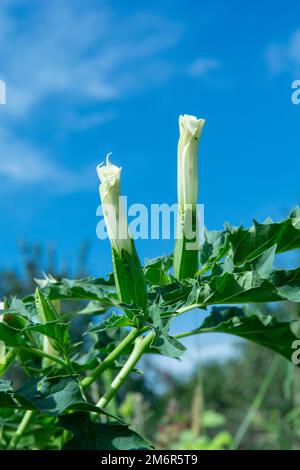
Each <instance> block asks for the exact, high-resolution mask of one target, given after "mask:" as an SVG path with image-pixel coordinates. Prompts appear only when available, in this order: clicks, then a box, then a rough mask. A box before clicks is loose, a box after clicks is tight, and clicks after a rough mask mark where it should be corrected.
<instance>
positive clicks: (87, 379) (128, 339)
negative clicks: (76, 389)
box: [81, 328, 140, 389]
mask: <svg viewBox="0 0 300 470" xmlns="http://www.w3.org/2000/svg"><path fill="white" fill-rule="evenodd" d="M139 334H140V332H139V331H138V330H137V329H136V328H133V329H132V330H131V331H130V333H129V334H128V335H127V336H126V337H125V338H124V339H123V340H122V341H121V342H120V343H119V344H118V346H117V347H116V348H115V349H114V350H113V351H112V352H111V353H110V354H109V355H108V356H107V357H106V358H105V359H104V361H103V362H101V364H99V365H98V366H97V367H96V369H95V370H94V371H93V372H92V374H91V375H89V376H88V377H85V378H84V379H83V380H82V382H81V384H82V388H83V389H86V388H88V387H89V386H90V385H92V383H93V382H95V380H97V378H98V377H99V376H100V375H101V374H102V372H104V371H105V370H106V369H108V368H109V367H110V366H111V365H112V364H113V362H114V361H115V360H116V359H117V358H118V357H119V355H120V354H121V353H122V352H123V351H124V349H126V347H127V346H129V345H130V344H131V343H132V342H133V341H134V340H135V339H136V338H137V337H138V336H139Z"/></svg>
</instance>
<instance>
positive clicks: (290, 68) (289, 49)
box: [265, 29, 300, 75]
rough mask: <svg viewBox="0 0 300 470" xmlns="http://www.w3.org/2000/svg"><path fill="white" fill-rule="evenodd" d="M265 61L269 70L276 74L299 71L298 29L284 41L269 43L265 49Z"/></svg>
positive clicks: (296, 72) (299, 34) (299, 32)
mask: <svg viewBox="0 0 300 470" xmlns="http://www.w3.org/2000/svg"><path fill="white" fill-rule="evenodd" d="M265 57H266V62H267V66H268V68H269V71H270V72H271V73H272V74H274V75H276V74H279V73H282V72H288V73H290V74H292V75H297V74H299V73H300V29H298V30H296V31H294V33H293V34H291V36H290V38H289V39H288V41H287V42H285V43H274V44H271V45H270V46H269V47H268V48H267V50H266V54H265Z"/></svg>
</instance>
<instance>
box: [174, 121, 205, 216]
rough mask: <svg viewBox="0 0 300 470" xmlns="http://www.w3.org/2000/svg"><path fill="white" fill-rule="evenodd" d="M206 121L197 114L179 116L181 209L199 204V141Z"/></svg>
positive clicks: (179, 192)
mask: <svg viewBox="0 0 300 470" xmlns="http://www.w3.org/2000/svg"><path fill="white" fill-rule="evenodd" d="M204 123H205V120H204V119H197V118H196V117H195V116H189V115H187V114H184V115H183V116H182V115H181V116H179V131H180V138H179V142H178V204H179V209H180V210H181V211H184V209H185V207H186V206H187V205H190V204H197V196H198V143H199V138H200V136H201V133H202V128H203V126H204Z"/></svg>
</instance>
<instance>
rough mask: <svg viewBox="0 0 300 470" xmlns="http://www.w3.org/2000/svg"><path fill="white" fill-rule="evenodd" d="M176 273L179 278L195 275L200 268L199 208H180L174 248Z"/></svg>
mask: <svg viewBox="0 0 300 470" xmlns="http://www.w3.org/2000/svg"><path fill="white" fill-rule="evenodd" d="M173 265H174V275H175V277H176V278H177V279H179V280H181V279H187V278H189V277H194V276H195V274H196V272H197V271H198V269H199V248H198V227H197V210H196V206H195V207H194V206H193V209H186V210H185V211H184V212H181V211H180V210H179V214H178V225H177V239H176V243H175V249H174V264H173Z"/></svg>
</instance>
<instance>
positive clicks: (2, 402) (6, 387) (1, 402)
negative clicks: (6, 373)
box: [0, 380, 18, 408]
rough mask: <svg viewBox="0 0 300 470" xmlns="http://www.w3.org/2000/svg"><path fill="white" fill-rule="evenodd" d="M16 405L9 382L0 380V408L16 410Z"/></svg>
mask: <svg viewBox="0 0 300 470" xmlns="http://www.w3.org/2000/svg"><path fill="white" fill-rule="evenodd" d="M17 406H18V403H17V402H16V400H15V399H14V391H13V388H12V386H11V381H10V380H0V407H1V408H16V407H17Z"/></svg>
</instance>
